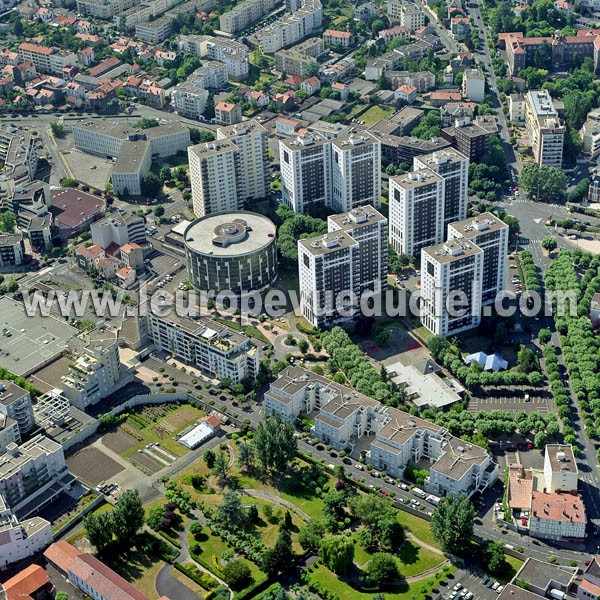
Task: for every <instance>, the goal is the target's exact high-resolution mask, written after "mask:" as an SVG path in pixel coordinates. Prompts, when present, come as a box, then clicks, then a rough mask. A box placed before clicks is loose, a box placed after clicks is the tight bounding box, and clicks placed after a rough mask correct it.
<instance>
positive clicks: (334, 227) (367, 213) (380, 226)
mask: <svg viewBox="0 0 600 600" xmlns="http://www.w3.org/2000/svg"><path fill="white" fill-rule="evenodd" d="M327 230H328V231H329V233H335V232H336V231H343V232H345V233H347V234H348V235H349V236H350V237H351V238H352V239H353V240H355V241H356V242H358V246H359V257H360V276H359V286H358V287H359V293H360V294H362V293H364V292H366V291H373V292H384V291H385V289H386V288H387V264H388V242H387V237H388V220H387V219H386V218H385V217H384V216H383V215H382V214H381V213H380V212H378V211H377V210H375V209H374V208H373V207H372V206H370V205H368V206H362V207H360V208H353V209H352V210H350V211H348V212H344V213H341V214H338V215H331V216H329V217H328V219H327Z"/></svg>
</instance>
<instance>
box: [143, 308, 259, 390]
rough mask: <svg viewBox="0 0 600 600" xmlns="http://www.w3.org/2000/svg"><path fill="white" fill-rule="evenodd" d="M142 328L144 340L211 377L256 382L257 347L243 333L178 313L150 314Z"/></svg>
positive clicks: (144, 318) (144, 320) (210, 320)
mask: <svg viewBox="0 0 600 600" xmlns="http://www.w3.org/2000/svg"><path fill="white" fill-rule="evenodd" d="M139 327H140V334H141V336H140V337H141V338H142V339H144V338H147V339H149V340H151V341H152V343H153V344H154V345H155V346H156V347H157V348H158V349H160V350H162V351H164V352H167V353H169V354H170V355H173V356H174V357H176V358H177V359H179V360H183V361H185V362H186V363H187V364H188V365H190V366H191V367H193V368H197V369H199V370H200V371H201V372H202V373H203V374H204V375H206V376H208V377H210V378H217V379H221V380H222V379H229V380H230V381H231V382H232V383H233V384H236V383H240V382H241V381H243V380H244V379H250V380H254V379H255V377H256V375H257V373H258V367H259V363H260V359H259V352H258V348H257V347H256V346H254V345H253V344H252V343H251V342H250V339H249V338H248V337H246V336H245V335H244V334H243V333H240V332H239V331H235V330H234V329H230V328H229V327H226V326H225V325H221V324H220V323H217V322H216V321H213V320H212V319H209V318H205V317H200V318H194V319H191V318H187V317H180V316H178V315H176V314H175V312H173V314H171V315H169V316H168V317H159V316H157V315H154V314H152V313H151V311H148V315H147V316H145V317H139Z"/></svg>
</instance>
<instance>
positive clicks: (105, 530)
mask: <svg viewBox="0 0 600 600" xmlns="http://www.w3.org/2000/svg"><path fill="white" fill-rule="evenodd" d="M83 526H84V527H85V535H86V537H87V539H88V540H89V542H90V544H92V546H95V548H96V552H97V553H98V555H100V556H102V555H103V554H105V552H106V551H107V550H108V548H110V546H111V545H112V543H113V532H114V521H113V518H112V513H109V512H105V513H100V514H99V515H96V514H94V513H89V514H88V515H86V516H85V518H84V519H83Z"/></svg>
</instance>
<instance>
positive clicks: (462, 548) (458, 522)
mask: <svg viewBox="0 0 600 600" xmlns="http://www.w3.org/2000/svg"><path fill="white" fill-rule="evenodd" d="M474 518H475V509H474V508H473V505H472V504H471V502H470V501H469V499H468V498H467V497H466V496H465V495H464V494H459V495H458V496H457V497H456V498H451V497H449V496H445V497H444V498H442V499H441V500H440V502H439V504H438V505H437V507H436V509H435V511H434V512H433V518H432V520H431V533H432V534H433V537H434V538H435V539H436V541H437V542H438V543H439V544H440V546H441V547H442V550H444V552H451V553H453V554H458V555H463V556H464V555H466V554H467V553H468V552H469V551H470V545H471V537H472V535H473V519H474Z"/></svg>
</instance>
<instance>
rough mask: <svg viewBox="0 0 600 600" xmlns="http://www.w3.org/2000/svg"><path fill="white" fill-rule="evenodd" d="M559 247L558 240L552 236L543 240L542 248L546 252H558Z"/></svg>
mask: <svg viewBox="0 0 600 600" xmlns="http://www.w3.org/2000/svg"><path fill="white" fill-rule="evenodd" d="M557 247H558V242H557V241H556V238H555V237H553V236H551V235H549V236H547V237H545V238H544V239H543V240H542V248H543V249H544V250H547V251H548V252H554V250H556V248H557Z"/></svg>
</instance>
